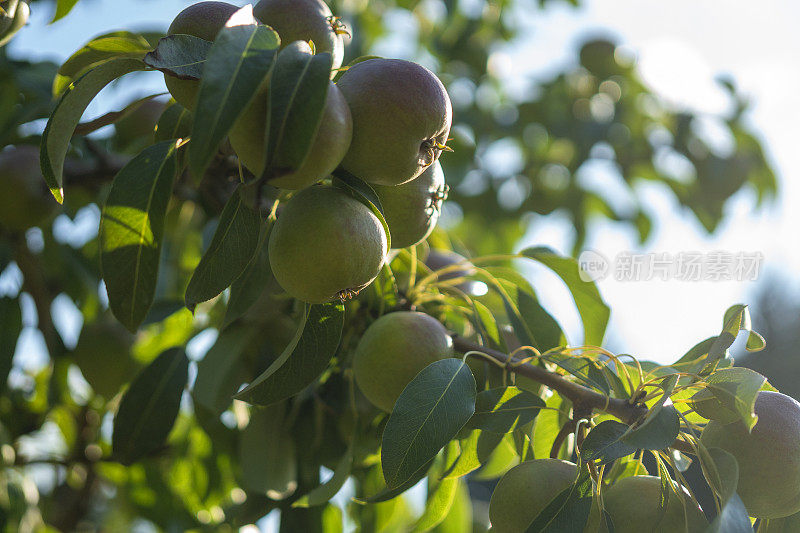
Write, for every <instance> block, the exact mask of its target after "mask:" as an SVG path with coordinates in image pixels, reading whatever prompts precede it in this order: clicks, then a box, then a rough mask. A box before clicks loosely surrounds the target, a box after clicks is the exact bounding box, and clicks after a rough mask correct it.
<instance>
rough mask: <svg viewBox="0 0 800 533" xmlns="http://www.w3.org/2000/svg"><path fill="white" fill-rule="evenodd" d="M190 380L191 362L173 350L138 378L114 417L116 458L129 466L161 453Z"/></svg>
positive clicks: (176, 350)
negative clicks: (143, 458)
mask: <svg viewBox="0 0 800 533" xmlns="http://www.w3.org/2000/svg"><path fill="white" fill-rule="evenodd" d="M188 377H189V359H188V358H187V357H186V353H185V352H184V351H183V350H182V349H181V348H170V349H169V350H167V351H166V352H164V353H162V354H161V355H159V356H158V357H157V358H156V359H155V360H154V361H153V362H152V363H150V364H149V365H148V366H147V367H146V368H145V369H144V370H142V372H141V373H140V374H139V375H138V376H136V378H135V379H134V380H133V383H131V386H130V388H129V389H128V390H127V392H125V395H124V396H123V397H122V400H121V401H120V404H119V410H118V411H117V414H116V416H114V432H113V435H112V438H111V444H112V450H113V456H114V459H116V460H117V461H119V462H121V463H122V464H125V465H130V464H133V463H134V462H136V461H137V460H139V459H141V458H142V457H145V456H146V455H148V454H150V453H152V452H154V451H156V450H158V449H159V448H161V446H162V445H163V444H164V441H165V440H166V439H167V435H169V432H170V430H171V429H172V426H173V424H174V423H175V418H176V417H177V416H178V409H179V408H180V403H181V394H182V393H183V388H184V387H185V386H186V380H187V379H188Z"/></svg>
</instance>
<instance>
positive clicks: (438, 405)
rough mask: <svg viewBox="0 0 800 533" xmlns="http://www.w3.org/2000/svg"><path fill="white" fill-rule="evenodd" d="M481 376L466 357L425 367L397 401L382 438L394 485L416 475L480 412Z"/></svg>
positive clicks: (387, 470)
mask: <svg viewBox="0 0 800 533" xmlns="http://www.w3.org/2000/svg"><path fill="white" fill-rule="evenodd" d="M475 397H476V391H475V378H474V377H473V376H472V372H471V371H470V369H469V367H468V366H467V364H466V363H465V362H464V361H462V360H460V359H443V360H441V361H437V362H435V363H432V364H430V365H428V366H427V367H425V368H424V369H423V370H422V371H421V372H420V373H419V374H417V376H416V377H415V378H414V379H413V380H411V383H409V384H408V385H407V386H406V388H405V389H403V392H402V393H400V397H399V398H398V399H397V402H396V403H395V406H394V410H393V411H392V414H391V415H390V416H389V420H388V422H387V423H386V428H385V429H384V430H383V437H382V440H381V465H382V467H383V477H384V479H385V480H386V485H387V486H388V487H389V488H396V487H399V486H402V485H403V484H404V483H406V482H407V481H408V480H410V479H413V478H414V476H415V475H416V474H417V473H418V472H419V470H420V469H422V468H424V467H425V465H426V464H428V462H430V461H431V460H432V459H433V458H434V457H436V454H437V453H439V450H441V449H442V447H444V445H445V444H447V443H448V442H449V441H450V439H452V438H453V437H454V436H455V434H456V433H458V431H459V430H460V429H461V428H462V427H463V426H464V424H466V423H467V421H468V420H469V419H470V417H472V414H473V413H474V412H475Z"/></svg>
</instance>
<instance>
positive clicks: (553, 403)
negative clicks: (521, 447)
mask: <svg viewBox="0 0 800 533" xmlns="http://www.w3.org/2000/svg"><path fill="white" fill-rule="evenodd" d="M546 402H547V407H549V409H546V410H544V411H543V412H542V413H541V414H540V415H539V416H537V417H536V421H535V422H534V426H533V455H534V457H535V458H536V459H543V458H545V457H550V449H551V448H552V446H553V442H554V441H555V438H556V435H558V432H559V431H560V430H561V426H563V425H564V423H565V422H566V415H565V414H564V413H562V411H563V412H569V410H570V409H571V405H570V404H569V403H568V402H567V401H566V400H564V399H563V398H562V397H561V396H560V395H558V394H553V395H552V396H550V397H549V398H548V399H547V400H546Z"/></svg>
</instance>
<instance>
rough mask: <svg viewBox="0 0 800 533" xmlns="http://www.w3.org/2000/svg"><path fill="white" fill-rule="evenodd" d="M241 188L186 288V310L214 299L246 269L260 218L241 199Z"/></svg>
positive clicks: (224, 212) (232, 198) (231, 200)
mask: <svg viewBox="0 0 800 533" xmlns="http://www.w3.org/2000/svg"><path fill="white" fill-rule="evenodd" d="M242 193H243V186H242V185H240V186H239V187H238V188H237V189H236V191H235V192H234V193H233V194H232V195H231V197H230V199H229V200H228V203H227V204H225V208H224V209H223V210H222V214H221V215H220V217H219V224H218V225H217V229H216V231H215V232H214V238H213V239H211V244H210V245H209V247H208V249H207V250H206V252H205V253H204V254H203V257H202V258H200V264H198V265H197V268H196V269H195V271H194V274H192V279H190V280H189V286H188V287H187V288H186V298H185V299H186V307H188V308H189V310H194V308H195V306H196V305H197V304H198V303H200V302H205V301H207V300H210V299H211V298H214V297H215V296H217V295H218V294H219V293H221V292H222V291H224V290H225V289H226V288H227V287H228V286H229V285H230V284H231V283H233V282H234V280H236V279H237V278H238V277H239V276H240V275H241V274H242V272H243V271H244V269H245V268H247V265H248V263H250V260H251V259H252V258H253V255H254V254H255V252H256V249H257V247H258V237H259V233H260V232H261V226H262V222H261V216H260V215H259V213H258V211H256V210H254V209H252V208H251V207H250V206H249V205H248V202H246V201H245V199H244V198H242Z"/></svg>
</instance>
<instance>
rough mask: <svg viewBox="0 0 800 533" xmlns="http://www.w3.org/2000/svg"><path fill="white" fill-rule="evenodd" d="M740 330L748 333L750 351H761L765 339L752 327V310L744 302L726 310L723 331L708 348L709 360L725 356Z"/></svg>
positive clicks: (748, 348) (712, 360)
mask: <svg viewBox="0 0 800 533" xmlns="http://www.w3.org/2000/svg"><path fill="white" fill-rule="evenodd" d="M740 331H746V332H747V333H748V337H747V350H748V351H759V350H761V349H763V348H764V346H765V342H764V339H763V338H762V337H761V335H759V334H758V333H756V332H754V331H753V329H752V326H751V324H750V311H749V310H748V308H747V306H746V305H743V304H737V305H734V306H732V307H730V308H728V310H727V311H725V318H724V321H723V327H722V332H721V333H720V334H719V336H718V337H717V338H716V339H715V340H714V342H713V343H712V344H711V347H710V348H709V350H708V360H709V362H714V361H718V360H720V359H723V358H725V357H726V355H727V351H728V348H730V347H731V345H732V344H733V342H734V341H735V340H736V337H737V335H738V334H739V332H740Z"/></svg>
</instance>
